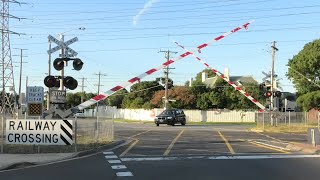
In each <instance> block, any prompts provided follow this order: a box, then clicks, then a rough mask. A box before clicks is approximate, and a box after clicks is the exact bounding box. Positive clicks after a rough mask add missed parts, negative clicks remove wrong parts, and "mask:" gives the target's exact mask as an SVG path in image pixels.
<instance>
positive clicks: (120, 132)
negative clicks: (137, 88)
mask: <svg viewBox="0 0 320 180" xmlns="http://www.w3.org/2000/svg"><path fill="white" fill-rule="evenodd" d="M115 135H116V138H117V139H126V140H128V141H127V142H128V143H127V144H126V145H124V146H122V147H119V148H117V149H113V150H105V151H104V152H101V153H97V154H94V155H91V156H88V157H82V158H78V159H74V160H69V161H64V162H59V163H53V164H47V165H42V166H36V167H30V168H25V169H17V170H11V171H3V172H0V179H5V180H11V179H12V180H13V179H14V180H16V179H24V180H31V179H32V180H38V179H39V180H40V179H41V180H42V179H46V180H51V179H75V180H82V179H84V180H85V179H174V180H178V179H304V178H306V179H319V178H320V172H319V167H320V158H319V157H320V156H318V155H317V156H315V155H306V154H301V153H298V152H291V151H289V150H287V149H285V148H284V146H285V144H286V143H287V142H288V141H297V142H303V141H306V139H305V136H304V135H297V134H291V135H288V134H266V133H255V132H249V131H247V127H246V126H235V125H228V126H225V125H214V126H195V125H194V126H192V125H189V126H174V127H172V126H166V125H163V126H160V127H156V126H155V125H153V124H138V123H118V124H116V126H115ZM270 145H271V146H270Z"/></svg>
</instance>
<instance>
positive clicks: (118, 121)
mask: <svg viewBox="0 0 320 180" xmlns="http://www.w3.org/2000/svg"><path fill="white" fill-rule="evenodd" d="M114 122H117V123H142V124H149V123H152V124H153V123H154V121H141V120H128V119H115V120H114Z"/></svg>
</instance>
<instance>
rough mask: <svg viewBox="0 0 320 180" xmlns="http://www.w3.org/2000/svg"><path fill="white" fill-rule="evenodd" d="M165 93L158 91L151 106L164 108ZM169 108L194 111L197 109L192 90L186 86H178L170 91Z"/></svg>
mask: <svg viewBox="0 0 320 180" xmlns="http://www.w3.org/2000/svg"><path fill="white" fill-rule="evenodd" d="M164 94H165V91H164V90H161V91H157V92H156V93H155V94H154V96H153V98H152V99H151V104H152V105H153V106H154V107H158V108H161V107H163V100H164V99H163V97H164ZM168 97H169V99H170V100H174V101H169V102H170V103H169V107H173V108H179V109H192V108H195V100H196V99H195V96H194V95H193V94H192V92H191V89H190V88H189V87H186V86H177V87H173V88H172V89H169V90H168Z"/></svg>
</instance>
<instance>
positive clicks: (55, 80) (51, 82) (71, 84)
mask: <svg viewBox="0 0 320 180" xmlns="http://www.w3.org/2000/svg"><path fill="white" fill-rule="evenodd" d="M60 79H61V76H47V77H45V78H44V85H46V86H47V87H48V88H52V87H57V88H59V87H60ZM63 86H64V87H66V88H68V89H70V90H74V89H76V88H77V87H78V81H77V80H76V79H74V78H73V77H71V76H66V77H64V78H63Z"/></svg>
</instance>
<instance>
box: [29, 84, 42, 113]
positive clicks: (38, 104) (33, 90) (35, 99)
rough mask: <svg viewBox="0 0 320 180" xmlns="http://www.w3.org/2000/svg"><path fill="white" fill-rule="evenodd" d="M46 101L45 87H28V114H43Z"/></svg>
mask: <svg viewBox="0 0 320 180" xmlns="http://www.w3.org/2000/svg"><path fill="white" fill-rule="evenodd" d="M43 101H44V89H43V87H41V86H28V87H27V109H28V110H27V112H28V116H41V115H42V106H43Z"/></svg>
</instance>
